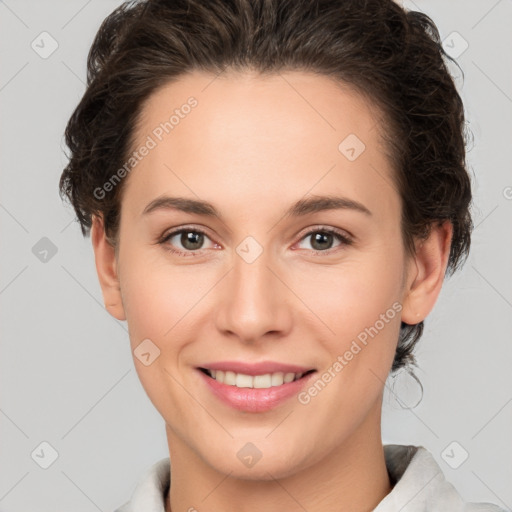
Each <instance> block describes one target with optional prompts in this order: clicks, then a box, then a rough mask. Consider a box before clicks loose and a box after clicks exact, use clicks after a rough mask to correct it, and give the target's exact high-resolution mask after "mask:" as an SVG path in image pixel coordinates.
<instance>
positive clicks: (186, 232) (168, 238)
mask: <svg viewBox="0 0 512 512" xmlns="http://www.w3.org/2000/svg"><path fill="white" fill-rule="evenodd" d="M205 238H207V239H208V240H210V238H209V237H208V235H207V234H206V232H205V231H203V230H201V229H198V228H186V227H185V228H180V229H177V230H175V231H171V232H170V233H167V234H166V235H165V236H164V237H163V238H162V239H161V240H159V242H158V243H159V244H161V245H163V246H164V247H165V249H167V250H168V251H170V252H173V253H176V254H179V255H181V256H195V255H196V253H195V252H194V251H200V250H201V249H204V247H203V245H204V241H205ZM173 239H175V240H174V241H173ZM210 241H211V240H210ZM176 244H181V246H182V247H183V249H184V250H179V248H178V249H175V248H173V246H175V245H176ZM212 244H213V245H214V246H215V247H219V246H218V244H214V243H213V242H212Z"/></svg>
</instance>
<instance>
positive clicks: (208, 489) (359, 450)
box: [165, 404, 392, 512]
mask: <svg viewBox="0 0 512 512" xmlns="http://www.w3.org/2000/svg"><path fill="white" fill-rule="evenodd" d="M380 412H381V410H380V404H379V407H378V408H376V409H375V410H373V412H372V413H371V414H370V415H369V416H368V417H367V418H365V420H364V421H363V423H362V424H361V425H360V426H359V427H358V429H357V431H356V432H354V434H353V435H352V436H351V437H350V438H349V439H347V440H345V441H344V442H343V443H342V444H340V445H338V446H337V447H336V448H335V449H334V450H332V451H330V452H329V453H328V454H326V456H325V457H323V458H321V460H319V461H318V462H317V463H315V464H313V465H312V466H308V467H307V468H305V469H303V470H300V471H297V472H295V473H293V474H292V475H290V476H287V477H285V478H280V479H269V480H246V479H240V478H234V477H231V476H226V475H225V474H223V473H221V472H218V471H217V470H216V469H215V468H213V467H212V466H211V465H209V464H207V463H206V462H205V461H204V460H203V459H202V458H200V457H198V455H197V453H196V452H194V451H193V450H191V449H190V447H189V446H188V445H186V444H185V443H183V441H182V440H181V439H180V438H179V437H177V436H176V435H175V434H174V432H172V431H171V430H170V429H169V427H168V426H167V438H168V443H169V455H170V459H171V461H172V472H171V488H170V493H169V494H168V495H167V496H166V509H165V510H166V512H171V508H172V512H174V511H179V510H187V511H188V510H190V511H194V510H198V511H201V510H209V511H221V510H238V511H240V512H256V511H258V512H259V511H261V510H265V511H266V512H277V511H281V510H288V511H294V512H295V511H297V512H299V511H300V512H303V511H304V510H307V511H308V512H320V511H321V512H330V511H347V512H348V511H356V510H357V511H358V512H365V511H368V512H370V511H372V510H373V509H374V508H375V507H376V506H377V505H378V504H379V503H380V502H381V501H382V499H383V498H384V497H385V496H386V495H387V494H389V492H391V489H392V486H391V483H390V480H389V475H388V472H387V468H386V464H385V458H384V449H383V446H382V440H381V430H380ZM171 505H172V507H171Z"/></svg>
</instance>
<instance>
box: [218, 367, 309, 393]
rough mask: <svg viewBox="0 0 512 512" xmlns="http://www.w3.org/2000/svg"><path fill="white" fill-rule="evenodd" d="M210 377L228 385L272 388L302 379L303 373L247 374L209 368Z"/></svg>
mask: <svg viewBox="0 0 512 512" xmlns="http://www.w3.org/2000/svg"><path fill="white" fill-rule="evenodd" d="M208 373H209V374H210V377H212V378H213V379H215V380H216V381H217V382H221V383H222V384H227V385H228V386H236V387H237V388H256V389H262V388H270V387H273V386H282V385H283V384H287V383H289V382H292V381H294V380H297V379H300V378H301V377H302V376H303V375H304V374H303V373H283V372H276V373H266V374H265V375H255V376H253V375H245V374H243V373H235V372H231V371H226V372H224V371H222V370H208Z"/></svg>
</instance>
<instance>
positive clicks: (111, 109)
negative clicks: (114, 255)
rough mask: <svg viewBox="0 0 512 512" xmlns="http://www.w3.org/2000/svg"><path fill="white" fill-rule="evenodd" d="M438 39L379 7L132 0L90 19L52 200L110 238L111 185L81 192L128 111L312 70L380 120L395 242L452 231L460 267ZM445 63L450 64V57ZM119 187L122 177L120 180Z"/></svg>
mask: <svg viewBox="0 0 512 512" xmlns="http://www.w3.org/2000/svg"><path fill="white" fill-rule="evenodd" d="M446 59H450V57H449V56H448V55H446V54H445V52H444V51H443V48H442V45H441V41H440V37H439V32H438V30H437V28H436V26H435V24H434V22H433V21H432V20H431V19H430V18H429V17H428V16H426V15H425V14H423V13H421V12H415V11H406V10H405V9H403V8H402V7H400V6H399V5H397V4H396V3H395V2H393V1H392V0H142V1H129V2H125V3H124V4H122V5H121V6H120V7H118V8H117V9H115V10H114V11H113V12H112V13H111V14H110V15H109V16H108V17H107V18H106V19H105V20H104V21H103V23H102V25H101V27H100V29H99V31H98V33H97V34H96V37H95V39H94V42H93V44H92V47H91V49H90V52H89V56H88V61H87V88H86V91H85V93H84V95H83V98H82V99H81V101H80V103H79V104H78V106H77V107H76V109H75V111H74V112H73V114H72V116H71V118H70V119H69V122H68V124H67V127H66V132H65V139H66V144H67V146H68V148H69V150H70V153H69V163H68V164H67V166H66V168H65V169H64V171H63V173H62V176H61V178H60V183H59V187H60V194H61V197H62V198H63V199H64V198H67V199H68V200H69V201H70V202H71V204H72V205H73V207H74V209H75V212H76V215H77V217H78V221H79V222H80V226H81V230H82V233H83V235H84V236H86V235H87V234H88V233H89V231H90V227H91V224H92V216H93V215H95V216H100V217H102V218H103V220H104V226H105V232H106V235H107V237H108V239H109V241H110V243H111V244H112V245H114V246H115V245H116V244H117V242H118V228H119V212H120V201H121V194H122V190H123V186H122V185H123V182H121V183H120V184H119V185H118V186H116V187H113V189H112V190H111V191H110V192H109V193H106V194H104V197H101V199H100V198H98V197H97V195H96V194H95V193H94V191H95V190H97V189H98V187H102V185H104V184H105V183H106V182H108V180H109V179H110V178H111V177H112V176H113V174H115V172H116V170H118V169H119V168H120V167H121V166H122V165H123V163H124V162H126V161H127V156H128V155H129V154H130V153H131V152H132V151H133V149H134V148H133V144H134V139H133V138H134V132H135V129H134V128H135V127H136V126H137V121H138V120H139V115H140V112H141V106H142V104H143V102H145V101H146V100H147V99H148V97H149V96H150V95H151V94H152V93H153V92H155V91H156V89H157V88H159V87H160V86H162V85H164V84H166V83H169V82H171V81H174V80H176V79H178V78H179V77H180V75H183V74H184V73H186V72H189V71H193V70H200V71H206V72H211V73H214V74H218V73H221V72H224V71H226V70H227V71H229V70H237V71H244V70H256V71H258V72H260V73H279V72H280V71H294V70H297V71H305V72H313V73H317V74H319V75H322V76H327V77H329V78H331V79H334V80H336V81H339V82H341V83H343V82H344V83H346V84H349V85H350V86H352V88H353V89H354V90H356V91H358V92H359V93H360V94H363V95H365V97H367V98H368V99H369V100H370V101H372V102H373V104H375V105H377V106H378V107H379V108H380V111H381V112H382V113H383V122H382V126H381V127H380V128H381V130H380V131H381V136H382V137H383V140H384V141H385V147H386V148H387V150H388V153H389V156H390V158H391V161H392V164H393V169H394V176H393V179H394V182H395V186H396V189H397V190H398V192H399V194H400V196H401V202H402V219H401V222H402V235H403V240H404V246H405V247H406V250H407V252H408V253H409V254H414V240H415V239H422V238H425V237H426V236H428V234H429V230H430V228H431V226H432V225H433V224H434V223H436V222H442V221H445V220H449V221H450V222H451V223H452V225H453V239H452V243H451V249H450V255H449V261H448V268H447V273H449V274H451V273H453V272H454V271H455V270H456V269H457V268H458V267H459V266H460V265H461V264H462V263H463V261H464V260H465V259H466V258H467V255H468V252H469V247H470V240H471V231H472V228H473V224H472V220H471V215H470V211H469V208H470V203H471V183H470V177H469V175H468V172H467V169H466V162H465V158H466V156H465V150H466V142H467V137H468V134H467V133H466V126H465V121H464V108H463V104H462V100H461V98H460V96H459V94H458V92H457V90H456V86H455V84H454V81H453V78H452V77H451V75H450V73H449V70H448V67H447V61H446ZM450 60H453V59H450ZM124 180H126V178H124ZM422 333H423V322H421V323H418V324H416V325H408V324H405V323H404V322H402V325H401V329H400V339H399V341H398V347H397V351H396V354H395V359H394V361H393V366H392V371H396V370H398V369H399V368H402V367H409V365H411V364H413V365H415V358H414V355H413V348H414V346H415V344H416V342H417V341H418V340H419V338H420V337H421V335H422Z"/></svg>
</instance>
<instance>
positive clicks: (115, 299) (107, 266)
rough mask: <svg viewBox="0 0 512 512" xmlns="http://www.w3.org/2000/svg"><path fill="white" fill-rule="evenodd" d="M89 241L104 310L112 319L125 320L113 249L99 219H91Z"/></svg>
mask: <svg viewBox="0 0 512 512" xmlns="http://www.w3.org/2000/svg"><path fill="white" fill-rule="evenodd" d="M91 241H92V246H93V249H94V257H95V260H96V271H97V273H98V278H99V281H100V286H101V290H102V293H103V301H104V303H105V308H106V310H107V311H108V312H109V313H110V314H111V315H112V316H113V317H114V318H117V319H118V320H126V316H125V312H124V307H123V302H122V300H121V288H120V286H119V279H118V275H117V261H116V255H115V249H114V247H113V246H112V245H111V244H110V243H109V241H108V240H107V237H106V235H105V228H104V224H103V219H102V218H101V217H97V216H93V218H92V226H91Z"/></svg>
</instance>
